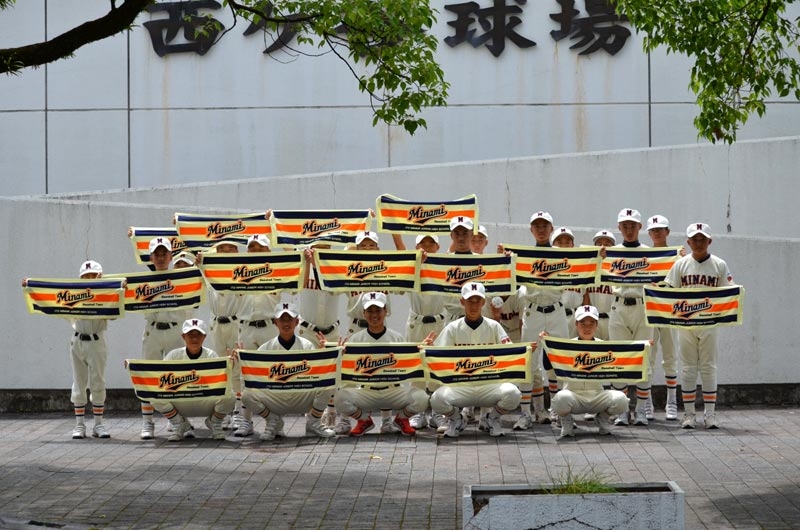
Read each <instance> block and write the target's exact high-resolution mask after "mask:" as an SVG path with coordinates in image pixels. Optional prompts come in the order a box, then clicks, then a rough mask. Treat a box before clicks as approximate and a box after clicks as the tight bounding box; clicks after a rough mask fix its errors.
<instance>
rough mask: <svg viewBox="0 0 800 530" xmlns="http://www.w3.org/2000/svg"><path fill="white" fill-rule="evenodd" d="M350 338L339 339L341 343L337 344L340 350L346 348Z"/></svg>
mask: <svg viewBox="0 0 800 530" xmlns="http://www.w3.org/2000/svg"><path fill="white" fill-rule="evenodd" d="M349 338H350V337H339V341H338V342H337V343H336V344H337V345H338V346H339V347H340V348H344V345H345V343H346V342H347V339H349Z"/></svg>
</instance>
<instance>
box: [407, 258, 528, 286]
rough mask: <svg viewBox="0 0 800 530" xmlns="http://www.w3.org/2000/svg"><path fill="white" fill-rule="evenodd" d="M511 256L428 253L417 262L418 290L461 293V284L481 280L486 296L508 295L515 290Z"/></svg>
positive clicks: (479, 281)
mask: <svg viewBox="0 0 800 530" xmlns="http://www.w3.org/2000/svg"><path fill="white" fill-rule="evenodd" d="M513 268H514V256H506V255H504V254H475V255H462V254H429V255H428V256H427V258H426V259H425V261H424V262H422V263H421V264H420V272H419V275H420V290H421V291H422V292H423V293H442V294H449V295H455V296H461V286H463V285H464V284H465V283H468V282H478V283H482V284H483V286H484V287H485V288H486V294H487V295H495V296H497V295H510V294H513V293H514V292H515V291H516V290H517V285H516V282H515V281H514V275H513V274H512V270H513Z"/></svg>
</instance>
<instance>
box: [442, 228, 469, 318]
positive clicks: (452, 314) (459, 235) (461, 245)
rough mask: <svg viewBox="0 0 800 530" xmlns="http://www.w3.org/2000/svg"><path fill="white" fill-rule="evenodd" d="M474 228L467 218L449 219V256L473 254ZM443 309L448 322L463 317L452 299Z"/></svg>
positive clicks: (456, 303) (446, 302)
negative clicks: (445, 311)
mask: <svg viewBox="0 0 800 530" xmlns="http://www.w3.org/2000/svg"><path fill="white" fill-rule="evenodd" d="M474 227H475V224H474V223H473V222H472V219H470V218H469V217H464V216H459V217H453V218H452V219H450V254H464V255H471V254H473V252H472V239H473V236H472V231H473V230H474ZM445 309H447V321H448V322H453V321H454V320H456V319H458V318H461V317H463V316H464V308H463V307H461V304H459V303H458V302H455V301H453V300H452V297H448V298H447V300H446V301H445Z"/></svg>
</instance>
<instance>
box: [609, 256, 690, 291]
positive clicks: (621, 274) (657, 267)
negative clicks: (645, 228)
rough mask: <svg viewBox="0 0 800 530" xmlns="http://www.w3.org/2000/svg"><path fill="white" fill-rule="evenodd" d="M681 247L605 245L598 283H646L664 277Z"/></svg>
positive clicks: (654, 281) (656, 281)
mask: <svg viewBox="0 0 800 530" xmlns="http://www.w3.org/2000/svg"><path fill="white" fill-rule="evenodd" d="M680 249H681V247H659V248H642V247H637V248H624V247H612V248H606V257H605V258H604V259H603V272H602V274H601V276H600V281H601V283H605V284H611V285H648V284H651V283H658V282H660V281H662V280H664V278H666V277H667V273H668V272H669V270H670V269H671V268H672V265H673V264H674V263H675V262H676V261H678V258H680V254H679V252H680Z"/></svg>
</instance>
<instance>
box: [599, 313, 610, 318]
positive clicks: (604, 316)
mask: <svg viewBox="0 0 800 530" xmlns="http://www.w3.org/2000/svg"><path fill="white" fill-rule="evenodd" d="M600 318H608V313H600Z"/></svg>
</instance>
